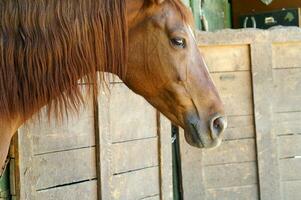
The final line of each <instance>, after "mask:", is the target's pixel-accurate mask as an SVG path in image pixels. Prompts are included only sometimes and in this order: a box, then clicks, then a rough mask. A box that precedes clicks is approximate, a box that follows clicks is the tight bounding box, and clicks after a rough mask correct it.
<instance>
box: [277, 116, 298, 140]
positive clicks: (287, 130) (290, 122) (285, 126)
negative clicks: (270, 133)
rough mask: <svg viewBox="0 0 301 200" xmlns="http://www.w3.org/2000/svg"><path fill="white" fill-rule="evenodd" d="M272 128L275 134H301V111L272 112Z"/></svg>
mask: <svg viewBox="0 0 301 200" xmlns="http://www.w3.org/2000/svg"><path fill="white" fill-rule="evenodd" d="M273 116H274V118H273V129H274V131H275V133H276V134H277V135H292V134H301V126H300V122H301V111H300V112H298V111H296V112H286V113H274V115H273Z"/></svg>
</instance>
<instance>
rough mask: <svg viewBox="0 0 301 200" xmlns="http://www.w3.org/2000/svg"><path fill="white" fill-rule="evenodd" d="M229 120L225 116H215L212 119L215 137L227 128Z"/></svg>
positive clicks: (211, 126)
mask: <svg viewBox="0 0 301 200" xmlns="http://www.w3.org/2000/svg"><path fill="white" fill-rule="evenodd" d="M226 127H227V120H226V118H225V117H221V116H218V117H214V118H213V119H212V120H211V124H210V129H211V134H212V137H213V138H218V137H219V136H220V135H221V134H222V133H223V132H224V130H225V129H226Z"/></svg>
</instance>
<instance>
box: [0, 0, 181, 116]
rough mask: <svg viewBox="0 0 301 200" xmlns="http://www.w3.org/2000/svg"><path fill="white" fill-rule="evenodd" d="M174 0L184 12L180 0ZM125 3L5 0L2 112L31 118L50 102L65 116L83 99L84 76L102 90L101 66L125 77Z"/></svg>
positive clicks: (1, 6) (1, 2)
mask: <svg viewBox="0 0 301 200" xmlns="http://www.w3.org/2000/svg"><path fill="white" fill-rule="evenodd" d="M169 1H170V2H171V3H173V4H174V6H176V7H177V8H178V9H179V10H180V12H181V13H184V9H183V5H182V4H181V3H180V1H179V0H169ZM125 4H126V2H125V0H93V1H92V0H90V1H87V0H39V1H33V0H14V1H11V0H9V1H7V0H0V117H1V118H7V119H12V118H13V117H14V115H15V114H16V113H19V114H22V116H21V117H23V118H24V119H27V118H29V117H30V116H31V115H32V114H33V113H34V112H35V111H37V109H39V108H40V107H41V106H43V105H45V104H46V105H48V110H49V111H53V112H54V113H55V116H56V117H58V116H63V114H64V113H65V112H64V111H67V110H69V109H75V110H77V108H78V106H79V105H80V103H81V102H82V95H81V92H80V86H79V81H78V80H79V79H81V81H80V82H82V83H86V84H91V85H93V86H92V89H93V91H94V92H96V91H97V88H98V84H97V73H96V72H97V71H109V72H112V73H114V74H117V75H119V76H121V77H122V76H124V75H125V73H126V66H125V64H126V59H127V33H128V30H127V24H126V5H125ZM184 16H185V15H184ZM83 77H84V78H83ZM49 113H50V112H49Z"/></svg>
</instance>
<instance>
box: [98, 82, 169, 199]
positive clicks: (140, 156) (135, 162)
mask: <svg viewBox="0 0 301 200" xmlns="http://www.w3.org/2000/svg"><path fill="white" fill-rule="evenodd" d="M114 87H115V88H116V87H119V91H120V92H121V93H122V94H123V95H124V96H123V97H124V99H126V101H123V102H120V104H118V105H117V106H116V104H117V103H116V102H117V100H116V101H115V102H114V101H112V98H117V96H116V95H117V94H113V90H114V89H111V93H106V92H102V93H100V98H99V101H98V107H99V123H98V125H99V130H100V135H99V140H98V142H97V143H98V146H99V149H100V154H99V156H98V160H99V168H100V169H99V174H100V176H101V180H100V184H101V192H100V193H101V199H105V200H107V199H108V200H109V199H129V200H130V199H163V200H164V199H166V200H168V199H172V192H173V187H172V162H171V125H170V122H169V121H168V120H167V119H166V118H164V117H160V115H158V114H157V111H155V110H154V109H153V108H152V107H151V106H149V105H148V104H147V103H146V102H145V100H143V99H142V100H141V97H137V95H135V94H133V93H132V92H131V91H130V90H128V89H127V88H126V87H125V86H121V85H120V83H115V84H114ZM108 94H110V95H108ZM114 95H115V97H114ZM128 96H130V97H128ZM131 96H132V97H131ZM119 98H120V97H119ZM129 99H132V100H129ZM137 99H138V101H140V104H139V102H138V103H137V101H136V100H137ZM139 99H140V100H139ZM141 102H142V103H141ZM108 105H110V106H108ZM113 106H115V107H117V108H120V107H123V106H124V107H127V109H126V108H124V112H120V113H121V114H122V115H123V117H124V118H126V117H127V120H128V124H126V126H127V127H128V126H130V128H125V127H122V126H120V125H117V126H115V125H116V124H117V123H119V120H120V119H119V118H118V117H117V115H116V116H115V117H112V109H113V108H112V107H113ZM131 107H134V108H135V109H134V110H131V109H128V108H131ZM145 107H148V108H146V109H147V110H148V111H146V110H145ZM117 108H116V109H115V108H114V109H115V111H114V112H116V113H117ZM129 113H130V114H131V116H129ZM152 114H154V115H153V116H152ZM132 115H133V116H132ZM150 115H151V116H150ZM137 117H138V118H137ZM137 121H140V122H137ZM131 126H133V127H134V128H133V127H132V128H131ZM149 127H151V128H149ZM147 129H149V130H147ZM112 130H113V131H115V133H114V134H117V136H116V135H115V136H114V134H112ZM119 130H120V131H122V134H125V136H123V135H118V134H121V133H120V132H119V133H118V131H119ZM127 134H128V135H127ZM133 136H134V137H133Z"/></svg>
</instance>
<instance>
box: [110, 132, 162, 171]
mask: <svg viewBox="0 0 301 200" xmlns="http://www.w3.org/2000/svg"><path fill="white" fill-rule="evenodd" d="M157 142H158V138H157V137H155V138H150V139H144V140H135V141H131V142H125V143H118V144H113V145H112V172H113V174H118V173H124V172H127V171H131V170H137V169H142V168H146V167H151V166H157V165H158V145H157Z"/></svg>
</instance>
